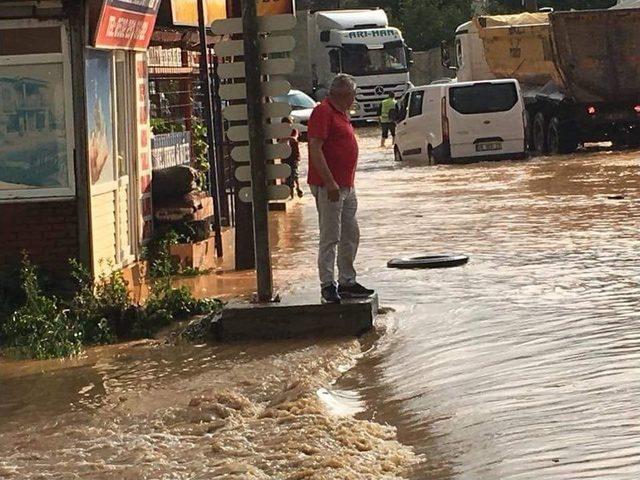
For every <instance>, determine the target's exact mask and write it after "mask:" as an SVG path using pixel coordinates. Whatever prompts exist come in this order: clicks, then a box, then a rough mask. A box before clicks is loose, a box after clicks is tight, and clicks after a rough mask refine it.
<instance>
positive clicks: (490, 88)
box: [447, 81, 524, 159]
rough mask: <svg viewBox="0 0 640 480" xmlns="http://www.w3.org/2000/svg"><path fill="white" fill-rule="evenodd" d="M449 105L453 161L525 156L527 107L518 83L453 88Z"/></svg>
mask: <svg viewBox="0 0 640 480" xmlns="http://www.w3.org/2000/svg"><path fill="white" fill-rule="evenodd" d="M447 104H448V107H447V116H448V119H449V130H450V142H451V158H452V159H455V158H468V157H478V156H481V157H491V156H494V155H509V154H522V153H523V152H524V122H523V108H524V107H523V103H522V96H521V94H520V89H519V88H518V83H517V82H516V81H496V82H476V83H473V84H464V85H452V86H450V88H449V93H448V102H447Z"/></svg>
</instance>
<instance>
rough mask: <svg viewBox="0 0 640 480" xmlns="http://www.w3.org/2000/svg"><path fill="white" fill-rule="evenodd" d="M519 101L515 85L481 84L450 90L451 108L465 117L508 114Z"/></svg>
mask: <svg viewBox="0 0 640 480" xmlns="http://www.w3.org/2000/svg"><path fill="white" fill-rule="evenodd" d="M517 101H518V92H517V90H516V85H515V83H479V84H476V85H466V86H463V87H451V88H450V89H449V103H450V104H451V107H452V108H453V109H454V110H455V111H456V112H459V113H462V114H464V115H472V114H475V113H492V112H506V111H507V110H511V109H512V108H513V106H514V105H515V104H516V102H517Z"/></svg>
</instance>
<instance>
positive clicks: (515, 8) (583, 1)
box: [486, 0, 616, 14]
mask: <svg viewBox="0 0 640 480" xmlns="http://www.w3.org/2000/svg"><path fill="white" fill-rule="evenodd" d="M615 4H616V0H538V7H539V8H542V7H552V8H553V9H554V10H556V11H561V10H592V9H600V8H609V7H612V6H613V5H615ZM486 10H487V13H489V14H499V13H517V12H521V11H522V1H521V0H489V1H488V2H487V8H486Z"/></svg>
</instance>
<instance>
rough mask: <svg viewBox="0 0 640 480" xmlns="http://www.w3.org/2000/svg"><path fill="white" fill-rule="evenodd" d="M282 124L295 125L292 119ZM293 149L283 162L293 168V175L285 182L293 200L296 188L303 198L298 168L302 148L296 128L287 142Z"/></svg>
mask: <svg viewBox="0 0 640 480" xmlns="http://www.w3.org/2000/svg"><path fill="white" fill-rule="evenodd" d="M282 123H289V124H293V121H292V120H291V118H290V117H285V118H283V119H282ZM285 141H287V142H288V143H289V146H290V147H291V155H289V156H288V157H287V158H285V159H283V160H282V163H286V164H287V165H289V167H291V174H290V175H289V177H288V178H287V179H286V180H285V184H286V185H287V186H288V187H289V190H290V194H291V198H293V189H294V187H295V189H296V193H297V194H298V197H302V195H303V193H302V189H301V188H300V179H299V176H298V166H299V165H300V146H299V144H298V131H297V130H296V129H295V128H292V130H291V137H289V138H288V139H287V140H285Z"/></svg>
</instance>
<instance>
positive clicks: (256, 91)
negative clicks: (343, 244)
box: [242, 0, 273, 303]
mask: <svg viewBox="0 0 640 480" xmlns="http://www.w3.org/2000/svg"><path fill="white" fill-rule="evenodd" d="M242 29H243V41H244V64H245V82H246V89H247V116H248V122H247V123H248V128H249V151H250V157H251V190H252V194H253V241H254V247H255V254H256V273H257V283H258V302H260V303H267V302H271V301H272V300H273V274H272V271H271V251H270V249H269V198H268V191H267V164H266V161H265V158H266V148H265V134H264V115H263V103H262V92H261V90H262V88H261V81H262V74H261V72H260V44H259V31H258V15H257V7H256V2H255V0H243V1H242Z"/></svg>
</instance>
